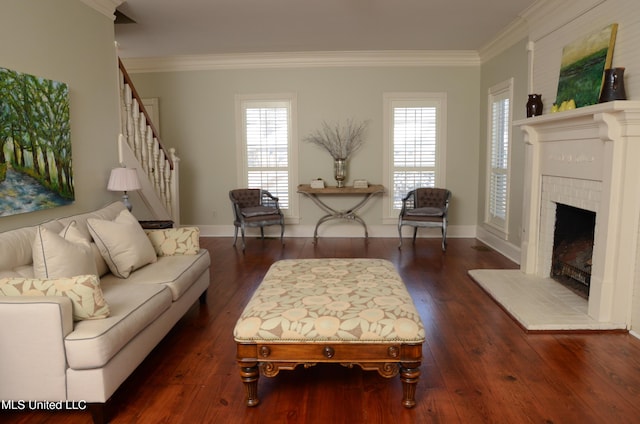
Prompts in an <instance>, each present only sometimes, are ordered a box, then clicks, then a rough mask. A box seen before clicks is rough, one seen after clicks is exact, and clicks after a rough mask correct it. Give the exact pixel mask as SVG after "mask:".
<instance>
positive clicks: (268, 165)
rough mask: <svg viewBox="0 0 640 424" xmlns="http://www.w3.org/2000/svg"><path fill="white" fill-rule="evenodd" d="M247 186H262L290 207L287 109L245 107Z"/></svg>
mask: <svg viewBox="0 0 640 424" xmlns="http://www.w3.org/2000/svg"><path fill="white" fill-rule="evenodd" d="M245 125H246V128H245V130H246V157H247V182H248V187H249V188H262V189H265V190H268V191H269V192H270V193H271V194H273V195H274V196H276V197H278V198H279V200H280V207H281V208H282V209H288V207H289V111H288V108H286V107H268V106H265V107H246V108H245Z"/></svg>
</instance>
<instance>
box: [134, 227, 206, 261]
mask: <svg viewBox="0 0 640 424" xmlns="http://www.w3.org/2000/svg"><path fill="white" fill-rule="evenodd" d="M145 232H146V233H147V236H148V237H149V240H150V241H151V244H152V245H153V248H154V249H155V251H156V255H158V256H173V255H195V254H196V253H198V252H199V251H200V229H199V228H198V227H180V228H167V229H162V230H146V231H145Z"/></svg>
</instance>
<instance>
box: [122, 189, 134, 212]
mask: <svg viewBox="0 0 640 424" xmlns="http://www.w3.org/2000/svg"><path fill="white" fill-rule="evenodd" d="M122 203H124V205H125V206H126V207H127V209H128V210H129V212H131V210H132V209H133V205H132V204H131V202H130V201H129V195H128V194H127V192H126V191H125V192H124V194H123V195H122Z"/></svg>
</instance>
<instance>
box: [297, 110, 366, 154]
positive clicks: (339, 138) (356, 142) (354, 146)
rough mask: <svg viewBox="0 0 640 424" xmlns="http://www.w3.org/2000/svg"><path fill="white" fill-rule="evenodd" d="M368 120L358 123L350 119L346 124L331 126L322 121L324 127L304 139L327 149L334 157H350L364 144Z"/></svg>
mask: <svg viewBox="0 0 640 424" xmlns="http://www.w3.org/2000/svg"><path fill="white" fill-rule="evenodd" d="M368 124H369V122H368V121H364V122H361V123H359V124H356V123H355V122H353V120H352V119H349V120H348V121H347V122H346V124H344V125H342V124H335V125H333V126H330V125H329V124H327V123H326V122H323V123H322V128H321V129H319V130H317V131H316V132H314V133H312V134H311V135H309V136H307V137H305V139H304V141H306V142H308V143H312V144H315V145H316V146H320V147H322V148H323V149H325V150H326V151H327V152H329V154H330V155H331V157H333V159H345V160H346V159H349V157H350V156H351V155H352V154H353V153H355V152H356V151H357V150H358V149H360V148H361V147H362V146H363V145H364V133H365V131H366V129H367V125H368Z"/></svg>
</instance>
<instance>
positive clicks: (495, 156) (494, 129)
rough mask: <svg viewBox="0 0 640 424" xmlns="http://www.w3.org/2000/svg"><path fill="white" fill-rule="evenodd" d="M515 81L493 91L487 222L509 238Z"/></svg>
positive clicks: (489, 110) (490, 103)
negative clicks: (510, 170) (512, 104)
mask: <svg viewBox="0 0 640 424" xmlns="http://www.w3.org/2000/svg"><path fill="white" fill-rule="evenodd" d="M512 98H513V79H510V80H508V81H506V82H504V83H501V84H498V85H495V86H493V87H491V88H490V89H489V107H488V125H487V127H488V131H487V137H488V144H489V148H488V155H489V156H488V158H487V167H488V169H487V176H488V181H487V194H486V205H487V207H486V212H485V222H486V223H487V224H488V225H489V227H490V228H493V229H494V230H497V232H498V234H499V235H501V236H502V237H504V238H505V239H506V237H507V230H508V212H509V144H510V140H511V103H512Z"/></svg>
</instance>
